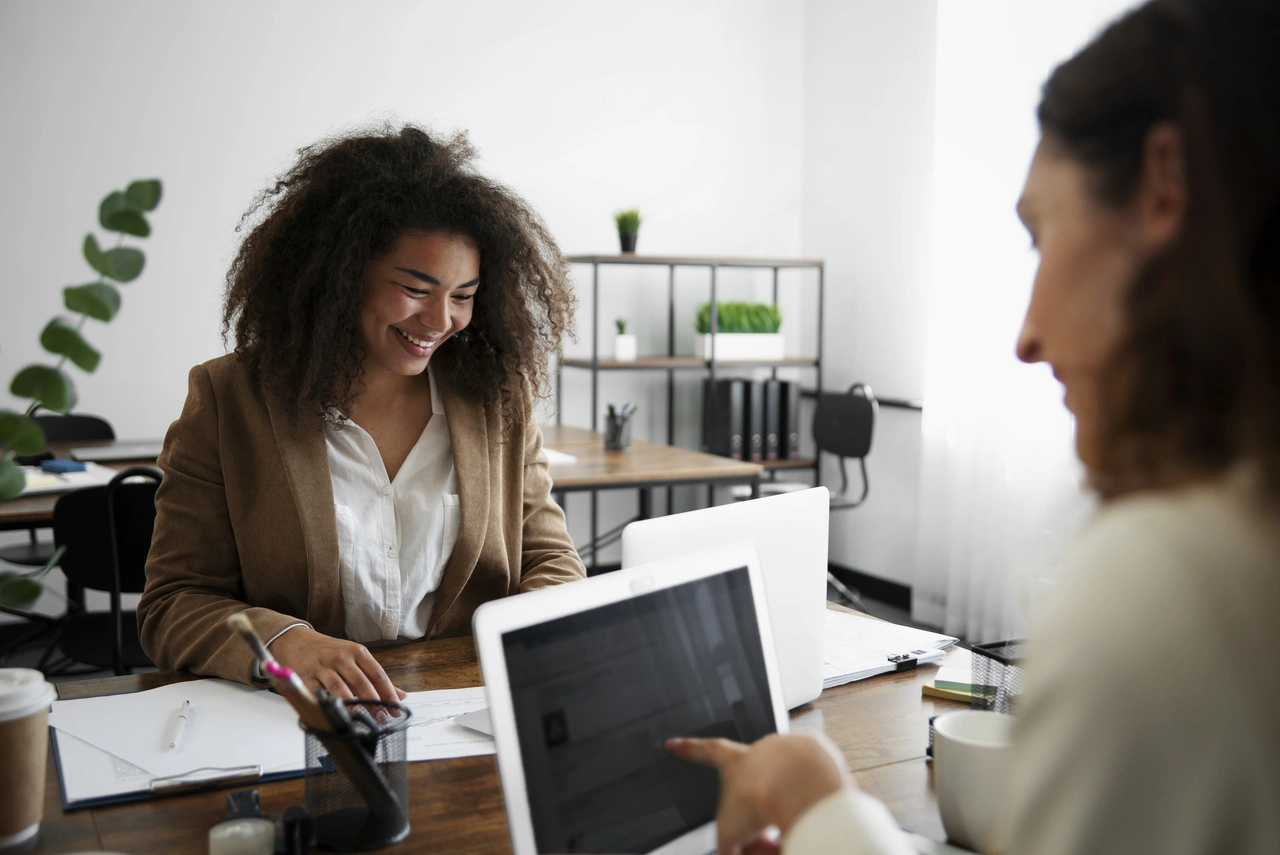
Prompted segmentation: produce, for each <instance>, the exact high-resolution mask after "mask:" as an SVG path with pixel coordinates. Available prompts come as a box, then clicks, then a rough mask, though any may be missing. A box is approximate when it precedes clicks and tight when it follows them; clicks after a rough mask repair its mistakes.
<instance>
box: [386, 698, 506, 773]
mask: <svg viewBox="0 0 1280 855" xmlns="http://www.w3.org/2000/svg"><path fill="white" fill-rule="evenodd" d="M401 703H402V704H404V705H405V706H406V707H408V708H409V709H410V710H412V711H413V718H411V719H409V733H408V740H407V743H406V749H407V752H408V757H409V760H410V761H416V760H439V759H443V758H446V757H476V756H479V755H482V754H493V753H494V746H493V737H491V736H486V735H484V734H483V733H480V732H479V731H476V730H472V729H471V728H468V727H463V726H462V725H460V724H458V723H457V721H456V719H457V718H458V716H460V715H463V714H465V713H471V712H476V711H478V710H482V709H484V708H485V707H487V706H488V704H489V701H488V699H487V698H486V696H485V691H484V686H477V687H476V688H473V689H438V690H436V691H431V692H409V694H408V696H407V697H406V698H405V699H404V700H403V701H401Z"/></svg>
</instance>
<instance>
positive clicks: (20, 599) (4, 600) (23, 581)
mask: <svg viewBox="0 0 1280 855" xmlns="http://www.w3.org/2000/svg"><path fill="white" fill-rule="evenodd" d="M42 590H44V586H42V585H41V584H40V583H39V582H37V581H36V580H35V579H29V578H27V577H26V576H19V575H18V574H17V573H0V606H8V607H9V608H11V609H25V608H29V607H30V606H31V605H32V604H34V603H35V601H36V600H38V599H40V592H41V591H42Z"/></svg>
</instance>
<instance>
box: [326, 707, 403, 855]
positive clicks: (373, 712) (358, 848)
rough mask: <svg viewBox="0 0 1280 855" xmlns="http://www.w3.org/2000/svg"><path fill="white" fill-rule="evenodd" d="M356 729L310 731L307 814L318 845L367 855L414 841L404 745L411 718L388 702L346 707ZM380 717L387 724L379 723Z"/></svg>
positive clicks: (335, 850)
mask: <svg viewBox="0 0 1280 855" xmlns="http://www.w3.org/2000/svg"><path fill="white" fill-rule="evenodd" d="M346 709H347V712H348V713H349V714H350V716H351V725H352V726H351V728H350V729H349V731H348V732H346V733H322V732H320V731H316V730H313V729H312V728H309V727H307V726H305V725H303V726H302V729H303V731H305V732H306V751H307V769H306V780H307V802H306V804H307V810H309V811H310V812H311V815H312V817H314V818H315V835H316V845H317V846H318V847H320V848H321V849H328V850H331V851H334V852H363V851H366V850H369V849H381V848H382V847H384V846H389V845H391V844H392V843H399V842H400V841H401V840H404V839H405V837H407V836H408V835H409V814H408V807H409V767H408V760H407V754H406V750H405V740H406V736H407V730H408V727H409V717H410V715H411V713H410V712H409V710H407V709H405V708H404V707H402V706H401V705H399V704H394V703H389V702H387V701H347V702H346ZM379 713H382V714H383V715H382V718H385V719H386V721H385V722H379V721H377V720H375V719H377V718H378V716H379Z"/></svg>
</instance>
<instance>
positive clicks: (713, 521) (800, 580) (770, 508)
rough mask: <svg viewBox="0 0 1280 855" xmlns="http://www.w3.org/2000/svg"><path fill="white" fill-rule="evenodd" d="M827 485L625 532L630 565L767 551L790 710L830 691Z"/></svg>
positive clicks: (763, 556)
mask: <svg viewBox="0 0 1280 855" xmlns="http://www.w3.org/2000/svg"><path fill="white" fill-rule="evenodd" d="M830 506H831V496H830V493H828V492H827V488H826V487H814V488H812V489H809V490H801V491H799V492H794V493H783V494H781V495H778V496H769V497H768V498H764V499H753V500H751V501H749V502H735V503H733V504H729V505H719V506H717V507H714V508H704V509H703V510H699V511H689V512H688V513H683V514H672V515H671V516H666V517H658V518H656V519H651V520H641V521H639V522H633V523H631V524H630V525H629V526H627V527H626V529H624V530H623V532H622V566H623V567H634V566H635V565H637V564H647V563H648V562H650V561H660V560H662V559H665V558H674V557H676V556H678V555H683V554H685V553H689V552H695V551H697V550H700V549H708V548H710V547H713V546H721V545H723V544H726V543H733V542H735V541H739V540H744V539H748V538H749V539H751V540H752V541H753V542H754V543H755V545H756V548H757V549H758V550H759V552H760V567H761V569H762V570H763V571H764V588H765V595H766V596H767V597H768V599H769V616H770V618H771V619H772V621H773V646H774V649H775V650H777V653H778V667H779V669H780V673H781V675H782V694H783V697H784V698H785V699H786V704H787V708H788V709H795V708H796V707H798V706H800V705H801V704H806V703H808V702H809V701H811V700H813V699H814V698H816V697H818V695H819V694H821V693H822V626H823V617H822V613H823V610H824V609H826V607H827V526H828V522H829V520H830Z"/></svg>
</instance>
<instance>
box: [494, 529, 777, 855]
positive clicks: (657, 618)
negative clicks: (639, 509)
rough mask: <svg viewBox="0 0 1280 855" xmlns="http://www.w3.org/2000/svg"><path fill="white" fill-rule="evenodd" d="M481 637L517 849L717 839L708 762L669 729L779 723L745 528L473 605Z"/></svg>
mask: <svg viewBox="0 0 1280 855" xmlns="http://www.w3.org/2000/svg"><path fill="white" fill-rule="evenodd" d="M474 627H475V637H476V647H477V648H478V650H479V653H480V666H481V669H482V670H483V672H484V683H485V688H486V690H487V693H488V696H489V717H490V722H491V724H492V726H493V737H494V742H495V744H496V746H497V753H498V771H499V773H500V775H501V777H502V794H503V797H504V798H505V800H506V806H507V820H508V822H509V824H510V827H511V846H512V849H513V851H514V853H515V855H534V853H567V852H594V853H609V852H645V853H661V855H705V853H710V852H714V851H715V848H716V840H715V812H716V804H717V801H718V799H719V782H718V778H717V773H716V772H715V771H714V770H711V769H706V768H703V767H700V766H695V765H693V764H691V763H686V762H684V761H681V760H677V759H675V758H674V757H671V756H670V755H669V754H667V752H666V751H665V750H664V748H663V743H664V741H665V740H666V739H668V738H670V737H673V736H722V737H727V738H731V739H736V740H739V741H742V742H754V741H755V740H757V739H759V738H761V737H763V736H765V735H767V734H770V733H775V732H778V733H786V732H787V712H786V707H784V706H783V703H782V693H781V691H780V690H779V684H778V679H777V664H776V662H775V660H774V653H773V644H772V639H771V637H770V633H769V619H768V613H767V606H766V604H765V596H764V584H763V579H762V577H761V574H760V563H759V557H758V555H757V553H756V550H755V547H754V546H752V545H751V544H750V543H737V544H733V545H730V546H726V547H722V548H719V549H714V550H708V551H704V552H700V553H696V554H691V555H687V556H684V557H681V558H678V559H675V560H672V561H665V562H660V563H656V564H650V565H645V566H643V567H634V568H631V569H629V570H619V571H618V572H616V573H609V574H605V575H602V576H596V577H593V578H590V579H586V580H584V581H581V582H574V583H573V584H570V585H562V586H556V587H552V588H545V589H542V590H539V591H534V592H531V593H528V594H522V595H520V596H518V597H508V598H505V599H501V600H494V601H492V602H489V603H486V604H484V605H482V606H481V607H480V608H479V609H478V610H477V611H476V614H475V620H474Z"/></svg>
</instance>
